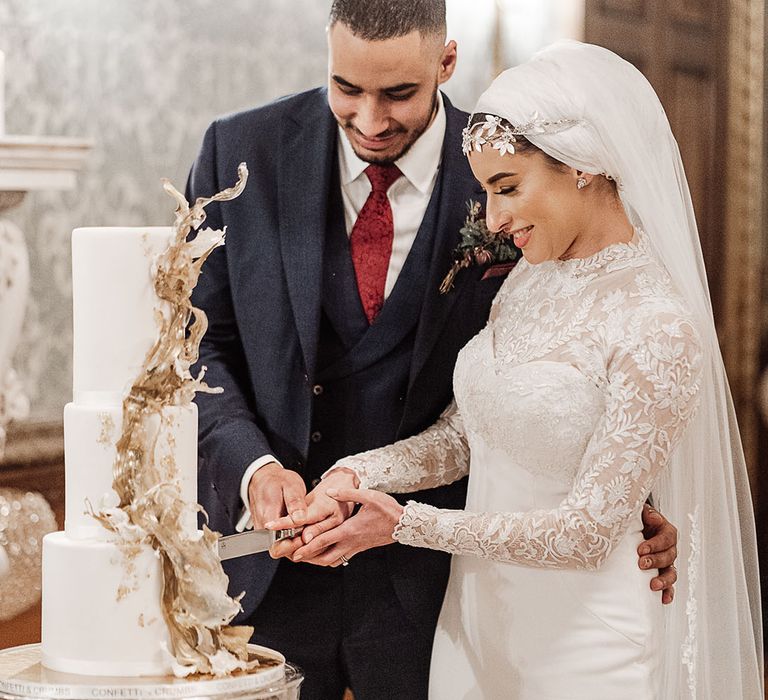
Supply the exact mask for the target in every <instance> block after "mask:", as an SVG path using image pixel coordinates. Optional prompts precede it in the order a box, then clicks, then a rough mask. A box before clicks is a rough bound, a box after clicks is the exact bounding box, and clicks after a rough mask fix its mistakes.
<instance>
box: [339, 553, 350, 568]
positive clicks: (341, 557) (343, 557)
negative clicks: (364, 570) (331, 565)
mask: <svg viewBox="0 0 768 700" xmlns="http://www.w3.org/2000/svg"><path fill="white" fill-rule="evenodd" d="M339 559H341V565H342V566H349V559H347V558H346V557H345V556H344V555H343V554H342V555H341V556H340V557H339Z"/></svg>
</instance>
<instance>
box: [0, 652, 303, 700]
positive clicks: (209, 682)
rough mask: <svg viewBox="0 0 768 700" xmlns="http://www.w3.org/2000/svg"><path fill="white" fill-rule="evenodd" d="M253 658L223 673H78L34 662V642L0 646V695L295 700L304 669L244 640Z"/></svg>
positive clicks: (6, 699)
mask: <svg viewBox="0 0 768 700" xmlns="http://www.w3.org/2000/svg"><path fill="white" fill-rule="evenodd" d="M248 650H249V651H250V652H251V654H252V655H253V656H256V657H258V659H259V661H260V662H261V668H260V669H259V671H258V672H256V673H242V674H239V675H233V676H229V677H226V678H214V677H207V676H206V677H195V678H191V679H190V678H175V677H173V676H157V677H152V676H143V677H136V678H125V677H116V676H114V677H113V676H82V675H75V674H70V673H61V672H58V671H52V670H50V669H48V668H45V666H43V665H42V664H41V663H40V658H41V651H40V644H27V645H25V646H18V647H13V648H11V649H2V650H0V700H20V699H21V698H25V699H31V698H35V699H45V700H53V699H55V698H70V699H71V700H86V699H88V700H129V699H130V700H144V699H148V698H155V699H159V698H199V699H202V698H210V699H211V700H230V699H232V700H235V699H236V700H298V699H299V692H300V686H301V683H302V681H303V680H304V674H303V673H302V672H301V670H300V669H299V668H297V667H296V666H294V665H293V664H290V663H285V658H284V657H282V656H281V655H280V654H278V653H277V652H275V651H272V650H271V649H266V648H264V647H259V646H256V645H254V644H249V645H248Z"/></svg>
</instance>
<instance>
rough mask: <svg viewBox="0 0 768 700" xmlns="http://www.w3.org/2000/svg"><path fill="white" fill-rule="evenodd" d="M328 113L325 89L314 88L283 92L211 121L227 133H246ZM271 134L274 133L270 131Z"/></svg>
mask: <svg viewBox="0 0 768 700" xmlns="http://www.w3.org/2000/svg"><path fill="white" fill-rule="evenodd" d="M329 112H330V108H329V107H328V98H327V90H326V88H324V87H319V88H314V89H313V90H306V91H305V92H299V93H295V94H291V95H285V96H284V97H280V98H278V99H276V100H272V101H271V102H268V103H266V104H263V105H260V106H258V107H252V108H250V109H246V110H242V111H239V112H232V113H230V114H225V115H223V116H221V117H219V118H218V119H216V121H215V122H214V124H215V125H216V127H217V129H220V130H222V131H223V132H228V133H248V134H250V135H251V136H253V135H254V134H257V133H259V131H258V130H262V129H274V128H275V127H277V126H278V125H279V124H282V123H283V122H284V121H285V120H286V119H293V120H300V119H302V118H303V117H305V116H309V117H310V118H317V117H319V116H321V115H325V114H327V113H329ZM271 133H272V135H273V136H274V134H275V132H274V131H272V132H271Z"/></svg>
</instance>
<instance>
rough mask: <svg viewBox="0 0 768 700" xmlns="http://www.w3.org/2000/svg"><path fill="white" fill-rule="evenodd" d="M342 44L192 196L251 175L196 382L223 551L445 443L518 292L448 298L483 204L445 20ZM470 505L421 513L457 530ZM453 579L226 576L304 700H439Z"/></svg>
mask: <svg viewBox="0 0 768 700" xmlns="http://www.w3.org/2000/svg"><path fill="white" fill-rule="evenodd" d="M328 43H329V81H328V86H327V88H322V89H316V90H311V91H309V92H305V93H302V94H299V95H295V96H292V97H287V98H284V99H282V100H278V101H276V102H274V103H272V104H269V105H267V106H265V107H262V108H259V109H255V110H251V111H247V112H243V113H240V114H236V115H232V116H228V117H225V118H223V119H220V120H218V121H216V122H214V123H213V124H212V125H211V126H210V128H209V129H208V131H207V133H206V135H205V138H204V141H203V145H202V148H201V151H200V154H199V156H198V158H197V160H196V162H195V164H194V166H193V169H192V172H191V174H190V179H189V183H188V191H187V196H188V198H189V199H192V198H194V197H198V196H203V195H209V194H211V193H213V192H218V191H219V190H221V189H222V188H223V187H225V186H227V185H229V184H231V183H232V182H233V181H234V178H235V173H236V168H237V164H238V163H239V162H241V161H245V162H247V164H248V166H249V168H250V172H251V175H250V179H249V182H248V186H247V188H246V190H245V192H244V193H243V195H242V196H241V197H239V198H238V199H236V200H234V201H232V202H229V203H227V204H226V205H223V206H221V205H215V204H214V205H211V206H210V207H209V209H208V222H207V225H209V226H212V227H216V228H221V227H223V226H227V227H228V229H227V245H226V246H225V247H223V248H220V249H218V250H216V251H215V252H214V253H213V254H212V255H211V257H210V259H209V260H208V262H207V263H206V266H205V268H204V270H203V274H202V275H201V277H200V282H199V284H198V287H197V289H196V290H195V294H194V297H193V301H194V303H195V305H196V306H199V307H201V308H202V309H204V310H205V311H206V312H207V314H208V318H209V321H210V326H209V329H208V332H207V334H206V335H205V337H204V339H203V342H202V345H201V360H200V364H201V365H205V366H207V368H208V372H207V375H206V380H207V381H208V383H209V384H210V385H211V386H220V387H223V388H224V393H223V394H221V395H210V394H199V395H198V398H197V403H198V406H199V415H200V450H199V453H200V465H199V493H200V501H201V503H202V505H203V506H204V507H205V509H206V511H207V512H208V515H209V517H210V525H211V527H212V528H213V529H215V530H218V531H220V532H223V533H231V532H233V531H234V530H235V528H236V526H238V525H239V526H240V527H243V526H245V525H246V523H245V520H246V519H248V516H249V515H250V516H251V519H252V521H253V524H254V525H255V526H256V527H263V524H264V522H266V521H268V520H272V519H274V518H275V517H277V516H279V515H281V514H283V513H285V512H290V513H292V514H293V515H294V519H296V520H302V521H304V522H307V523H308V522H312V521H314V520H317V519H320V518H322V517H325V516H327V515H328V512H329V510H332V509H334V508H336V509H339V508H340V507H339V506H338V505H337V504H336V503H335V501H332V499H330V498H329V497H327V496H326V495H325V493H324V490H325V489H326V488H328V487H329V484H328V483H326V482H325V481H324V482H323V484H322V485H320V486H319V487H317V486H318V484H319V478H320V476H321V474H322V473H323V472H324V471H325V470H326V469H327V468H328V467H330V466H331V465H332V464H334V463H335V462H336V460H338V459H339V458H341V457H343V456H345V455H348V454H351V453H355V452H359V451H362V450H365V449H370V448H374V447H379V446H381V445H385V444H388V443H391V442H393V441H395V440H397V439H399V438H403V437H406V436H409V435H413V434H415V433H417V432H419V431H421V430H423V429H424V428H426V427H427V426H429V425H430V424H432V423H433V422H434V420H435V419H436V418H437V416H438V415H439V413H440V412H441V411H442V409H443V408H444V407H445V406H446V405H447V404H448V403H449V401H450V400H451V394H452V392H451V384H452V371H453V365H454V362H455V360H456V355H457V353H458V351H459V350H460V349H461V348H462V346H464V345H465V344H466V343H467V342H468V340H469V339H470V338H471V337H472V336H473V335H475V334H476V333H477V332H478V331H479V330H480V329H481V328H482V326H483V325H484V324H485V321H486V318H487V315H488V310H489V307H490V303H491V300H492V299H493V297H494V295H495V294H496V292H497V290H498V289H499V286H500V284H501V282H502V281H503V279H504V278H503V276H501V275H496V276H494V274H493V273H494V271H493V270H491V274H490V275H489V274H487V273H488V270H487V269H480V268H469V269H467V270H464V271H462V272H461V273H460V274H459V275H458V277H457V279H456V283H455V286H454V288H453V289H452V290H451V291H450V293H448V294H446V295H441V294H439V293H438V288H439V286H440V282H441V280H442V279H443V277H444V276H445V274H446V273H447V271H448V269H449V268H450V267H451V263H452V256H451V251H452V249H453V248H454V247H455V246H456V245H457V243H458V241H459V229H460V228H461V226H462V224H463V222H464V218H465V215H466V203H467V201H468V200H470V199H476V200H481V199H482V197H481V194H480V191H479V188H478V186H477V185H476V183H475V181H474V179H473V177H472V174H471V172H470V170H469V166H468V165H467V162H466V160H465V158H464V157H463V155H462V152H461V130H462V128H463V126H464V125H465V123H466V119H467V115H466V114H465V113H463V112H460V111H459V110H457V109H456V108H454V107H453V106H452V105H451V103H450V101H449V100H448V99H447V98H446V97H445V96H444V95H442V94H441V93H440V92H439V90H438V86H439V85H440V84H442V83H444V82H445V81H447V80H448V79H449V78H450V77H451V75H452V73H453V71H454V68H455V65H456V44H455V42H453V41H451V42H448V43H447V44H446V43H445V4H444V1H443V0H389V1H388V2H386V3H382V2H381V0H335V1H334V2H333V6H332V8H331V15H330V22H329V30H328ZM339 478H344V475H343V474H342V475H341V476H340V477H339ZM465 488H466V484H465V481H464V480H463V481H461V482H459V483H457V484H454V485H451V486H449V487H445V488H440V489H435V490H432V491H428V492H423V493H419V494H417V495H415V496H411V497H413V498H416V499H417V500H419V501H421V502H426V503H431V504H434V505H436V506H438V507H443V508H461V507H462V506H463V504H464V497H465ZM313 489H314V490H313ZM307 492H310V493H309V495H307ZM243 513H244V517H243ZM347 514H348V513H346V512H343V511H341V510H338V512H337V513H336V516H337V518H338V519H339V520H340V519H341V518H342V517H344V516H345V515H347ZM652 530H653V533H649V534H654V533H655V534H656V535H657V536H656V537H655V538H654V539H653V540H650V541H649V542H648V543H646V544H650V545H651V547H652V548H653V549H654V551H656V550H658V551H659V552H661V553H660V554H655V555H651V559H650V560H649V562H648V566H647V568H651V567H653V568H656V567H658V566H668V565H669V564H671V563H672V560H673V558H674V547H673V545H674V539H675V531H674V528H673V527H672V526H671V525H669V524H667V523H666V521H663V519H658V520H656V521H654V522H653V523H652ZM670 543H671V544H670ZM670 547H672V548H671V549H670ZM662 550H664V551H662ZM643 559H645V557H643ZM449 563H450V560H449V557H448V556H447V555H445V554H443V553H439V552H435V551H430V550H426V549H418V548H409V547H404V546H401V545H397V544H394V545H392V546H390V547H383V548H380V549H373V550H370V551H368V552H364V553H361V554H360V555H358V556H356V557H355V559H354V561H353V562H352V564H351V565H350V566H347V567H338V568H320V567H314V566H310V565H306V564H295V563H293V562H291V561H290V560H288V559H282V560H280V561H279V562H278V561H275V560H272V559H271V558H270V557H269V555H267V554H263V555H253V556H248V557H243V558H240V559H235V560H231V561H228V562H226V563H225V569H226V571H227V574H228V575H229V577H230V592H231V593H232V594H235V595H236V594H238V593H240V592H241V591H245V595H244V597H243V599H242V601H241V602H242V606H243V613H242V615H241V616H240V620H241V621H243V622H246V623H248V624H252V625H253V626H254V628H255V634H254V637H253V641H254V642H256V643H260V644H264V645H267V646H270V647H274V648H276V649H278V650H279V651H281V652H283V653H284V654H285V655H286V657H287V658H288V659H290V660H291V661H293V662H296V663H297V664H299V665H300V666H301V667H302V669H303V670H304V672H305V674H306V681H305V685H304V686H303V688H302V698H309V699H310V700H313V699H318V700H334V699H337V698H341V696H342V694H343V691H344V688H345V687H346V686H349V687H351V688H352V689H353V691H354V693H355V697H356V700H367V699H376V698H395V697H396V698H399V699H401V700H407V699H409V698H414V699H416V698H425V697H426V688H427V679H428V666H429V658H430V650H431V645H432V637H433V634H434V629H435V625H436V621H437V616H438V613H439V611H440V605H441V601H442V597H443V593H444V590H445V585H446V582H447V577H448V569H449ZM662 574H663V584H664V585H665V586H667V587H671V585H672V583H674V578H675V574H674V571H673V570H671V569H668V570H666V571H664V572H662Z"/></svg>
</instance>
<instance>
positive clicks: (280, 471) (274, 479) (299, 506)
mask: <svg viewBox="0 0 768 700" xmlns="http://www.w3.org/2000/svg"><path fill="white" fill-rule="evenodd" d="M306 495H307V489H306V487H305V486H304V479H302V478H301V476H300V475H299V474H297V473H296V472H292V471H290V470H289V469H284V468H283V467H282V466H281V465H279V464H278V463H277V462H270V463H269V464H265V465H264V466H263V467H262V468H261V469H259V470H258V471H257V472H256V473H255V474H254V475H253V476H252V477H251V481H250V483H249V484H248V501H249V503H250V506H251V518H252V519H253V527H254V528H256V529H257V530H259V529H261V528H263V527H265V523H267V522H269V521H270V520H275V519H277V518H279V517H280V516H282V515H290V517H291V520H292V522H293V525H290V526H289V527H300V526H301V525H303V524H304V523H305V522H306V513H307V504H306Z"/></svg>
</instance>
